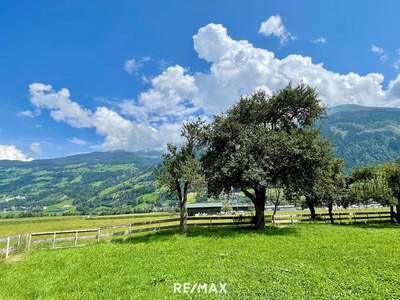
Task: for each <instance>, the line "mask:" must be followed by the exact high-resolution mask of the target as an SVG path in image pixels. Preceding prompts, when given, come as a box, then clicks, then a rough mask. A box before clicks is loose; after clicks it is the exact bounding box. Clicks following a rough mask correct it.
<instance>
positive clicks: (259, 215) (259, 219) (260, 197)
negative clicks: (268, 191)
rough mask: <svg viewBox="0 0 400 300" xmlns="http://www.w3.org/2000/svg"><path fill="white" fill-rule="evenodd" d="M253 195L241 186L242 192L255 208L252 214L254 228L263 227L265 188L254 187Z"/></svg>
mask: <svg viewBox="0 0 400 300" xmlns="http://www.w3.org/2000/svg"><path fill="white" fill-rule="evenodd" d="M254 190H255V195H253V194H252V193H250V192H249V191H247V190H246V189H244V188H242V191H243V193H244V194H245V195H246V196H247V197H249V198H250V199H251V201H252V202H253V204H254V208H255V210H256V215H255V216H254V228H255V229H256V230H260V229H264V228H265V216H264V210H265V188H259V189H254Z"/></svg>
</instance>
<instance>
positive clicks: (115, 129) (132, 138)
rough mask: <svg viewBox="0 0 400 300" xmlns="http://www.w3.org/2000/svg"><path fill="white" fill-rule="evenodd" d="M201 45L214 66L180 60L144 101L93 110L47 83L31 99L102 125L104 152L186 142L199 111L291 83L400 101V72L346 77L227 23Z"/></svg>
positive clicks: (353, 98)
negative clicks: (241, 35) (199, 68)
mask: <svg viewBox="0 0 400 300" xmlns="http://www.w3.org/2000/svg"><path fill="white" fill-rule="evenodd" d="M193 42H194V49H195V51H196V52H197V54H198V57H199V58H200V59H203V60H205V61H207V62H208V63H209V64H210V68H209V70H207V71H203V72H190V71H189V69H187V68H185V67H183V66H180V65H175V66H170V67H168V68H166V69H165V70H164V71H162V72H161V73H160V74H159V75H158V76H155V77H154V78H152V79H151V80H150V81H149V84H150V86H149V88H148V89H147V90H145V91H143V92H142V93H140V94H139V95H138V96H137V98H136V99H133V100H125V101H122V102H121V104H120V105H119V107H118V108H116V109H110V108H108V107H105V106H100V107H97V108H96V109H95V110H89V109H87V108H85V107H82V106H81V105H80V104H79V103H78V102H76V101H74V100H72V99H71V95H70V92H69V90H68V89H65V88H63V89H61V90H59V91H56V90H53V88H52V87H51V86H50V85H46V84H42V83H35V84H31V85H30V94H31V102H32V103H33V105H34V106H35V107H36V108H37V109H48V110H49V111H50V115H51V116H52V117H53V118H54V119H55V120H57V121H63V122H66V123H68V124H70V125H71V126H73V127H76V128H94V129H95V130H96V132H97V134H99V135H101V136H103V137H104V142H103V143H102V144H101V145H100V146H99V147H101V148H102V149H125V150H140V149H154V148H162V147H163V146H164V145H165V144H166V143H167V142H172V143H176V142H179V140H180V137H179V134H180V126H181V124H182V122H183V121H185V120H187V119H191V118H193V117H194V116H196V115H203V116H204V117H206V118H209V117H210V116H211V115H213V114H215V113H219V112H222V111H225V110H226V109H227V108H228V107H229V106H230V105H232V104H233V103H235V102H236V101H237V100H238V99H239V97H240V96H241V95H243V94H248V93H251V92H253V91H254V90H256V89H264V90H265V91H266V92H267V93H273V92H274V91H277V90H279V89H281V88H283V87H285V86H286V85H287V84H289V83H292V84H293V85H296V84H298V83H300V82H303V83H306V84H308V85H310V86H312V87H314V88H315V89H316V90H317V92H318V94H319V97H320V99H321V100H322V101H323V102H324V103H325V104H326V105H327V106H334V105H339V104H348V103H351V104H359V105H369V106H400V76H398V77H397V78H395V79H393V80H391V81H389V84H388V85H387V86H386V87H385V86H384V77H383V75H382V74H380V73H370V74H366V75H360V74H357V73H355V72H350V73H347V74H342V73H338V72H334V71H332V70H328V69H326V68H325V67H324V65H323V64H321V63H319V64H318V63H315V62H313V60H312V58H311V57H307V56H302V55H296V54H292V55H288V56H287V57H284V58H281V59H280V58H277V57H275V54H274V53H273V52H272V51H269V50H267V49H262V48H257V47H255V46H253V45H252V44H251V43H250V42H249V41H246V40H235V39H233V38H232V37H231V36H229V34H228V32H227V30H226V28H225V27H224V26H223V25H221V24H208V25H206V26H204V27H202V28H200V29H199V30H198V32H197V34H196V35H194V36H193ZM377 51H378V50H377ZM378 52H379V51H378ZM382 53H384V52H382Z"/></svg>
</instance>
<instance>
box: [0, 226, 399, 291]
mask: <svg viewBox="0 0 400 300" xmlns="http://www.w3.org/2000/svg"><path fill="white" fill-rule="evenodd" d="M399 241H400V228H399V227H398V226H395V225H390V224H381V225H354V226H353V225H342V226H339V225H324V224H298V225H288V226H285V227H272V228H268V229H266V231H265V232H254V231H252V230H251V229H245V228H240V229H238V228H190V231H189V234H188V236H187V237H181V236H179V235H177V234H175V233H174V232H173V231H168V232H160V233H155V234H150V235H145V236H141V237H133V238H131V239H130V240H128V241H121V242H114V243H100V244H98V245H93V246H90V247H87V248H80V249H66V250H47V251H38V252H31V253H30V254H28V255H27V256H26V257H25V258H23V259H22V260H21V261H18V262H4V261H3V262H0V268H1V272H0V282H1V283H2V284H1V285H0V299H35V298H38V299H161V298H162V299H170V298H180V297H181V296H182V295H176V294H174V293H173V284H174V283H175V282H180V283H184V282H188V283H196V282H197V283H213V282H214V283H219V282H224V283H226V284H227V291H228V295H227V297H228V298H230V299H398V298H399V297H400V289H399V286H400V272H399V270H400V251H399V247H398V246H399ZM192 296H193V295H192ZM194 296H196V298H201V299H209V298H210V297H211V298H212V297H213V295H204V294H195V295H194Z"/></svg>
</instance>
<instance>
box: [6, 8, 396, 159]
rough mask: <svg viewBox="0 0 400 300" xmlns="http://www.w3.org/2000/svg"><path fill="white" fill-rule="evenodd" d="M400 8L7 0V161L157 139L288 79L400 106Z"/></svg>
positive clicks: (327, 93)
mask: <svg viewBox="0 0 400 300" xmlns="http://www.w3.org/2000/svg"><path fill="white" fill-rule="evenodd" d="M399 11H400V2H398V1H394V0H393V1H361V0H360V1H187V0H186V1H183V0H182V1H122V0H119V1H113V2H110V1H99V0H97V1H4V0H3V1H0V45H1V47H0V66H1V67H0V80H1V82H2V85H1V89H0V101H1V110H0V158H3V159H7V158H13V159H27V158H46V157H55V156H63V155H68V154H73V153H80V152H89V151H95V150H114V149H125V150H143V149H153V148H161V147H162V146H163V145H164V144H165V143H166V142H179V136H178V133H179V126H180V124H181V123H182V122H183V121H185V120H187V119H190V118H191V117H193V116H197V115H201V116H204V117H205V118H210V117H211V116H212V115H213V114H215V113H218V112H220V111H223V110H224V109H226V107H228V106H229V105H230V104H232V103H234V102H235V101H236V100H237V97H238V96H239V95H240V94H243V93H249V92H251V91H252V90H254V89H256V88H264V89H266V90H267V91H269V92H273V91H274V90H276V89H279V88H281V87H283V85H284V84H286V83H287V82H289V81H292V82H296V81H305V82H306V83H309V84H310V85H312V86H314V87H316V88H317V90H318V91H319V92H320V95H321V99H322V101H323V102H325V103H326V104H327V105H336V104H343V103H358V104H363V105H377V106H399V105H400V100H399V99H400V78H398V74H399V67H400V50H399V49H400V39H399V36H400V28H399V26H398V12H399ZM271 17H272V18H271ZM263 22H265V26H264V29H262V24H263ZM260 29H262V30H260ZM194 35H196V36H197V38H193V37H194ZM309 58H310V59H309ZM319 64H323V66H321V65H319ZM50 86H51V87H50ZM62 89H64V90H62Z"/></svg>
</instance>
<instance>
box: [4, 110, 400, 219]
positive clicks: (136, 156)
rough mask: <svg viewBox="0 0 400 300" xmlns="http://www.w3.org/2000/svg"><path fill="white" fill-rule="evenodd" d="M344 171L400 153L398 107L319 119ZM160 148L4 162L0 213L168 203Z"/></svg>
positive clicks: (133, 208)
mask: <svg viewBox="0 0 400 300" xmlns="http://www.w3.org/2000/svg"><path fill="white" fill-rule="evenodd" d="M319 126H320V128H321V134H322V136H323V137H325V138H327V139H329V140H330V141H331V142H332V144H333V146H334V151H335V154H336V155H337V156H339V157H341V158H343V159H344V160H345V166H346V172H350V171H351V170H352V169H354V168H356V167H358V166H364V165H373V164H379V163H382V162H385V161H391V160H394V159H395V158H397V157H398V156H399V153H400V109H397V108H379V107H364V106H358V105H342V106H337V107H333V108H330V109H329V110H328V112H327V115H326V117H325V118H324V119H323V120H322V121H321V123H320V124H319ZM161 154H162V153H161V152H158V151H153V152H125V151H113V152H95V153H89V154H81V155H74V156H68V157H63V158H56V159H44V160H33V161H30V162H20V161H0V212H1V211H3V212H2V213H1V214H3V215H10V214H15V213H17V212H18V213H21V211H23V212H24V214H25V215H30V214H42V213H46V214H55V213H63V214H68V213H70V214H74V213H85V214H88V213H91V214H100V213H103V214H110V213H128V212H145V211H150V210H153V209H155V208H157V209H161V208H167V207H170V206H171V205H172V204H173V201H172V200H171V199H170V198H169V197H166V195H165V193H163V191H161V190H159V189H157V188H156V186H155V183H154V175H153V173H152V170H153V168H154V167H155V166H156V165H157V164H158V163H159V162H160V159H161Z"/></svg>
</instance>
